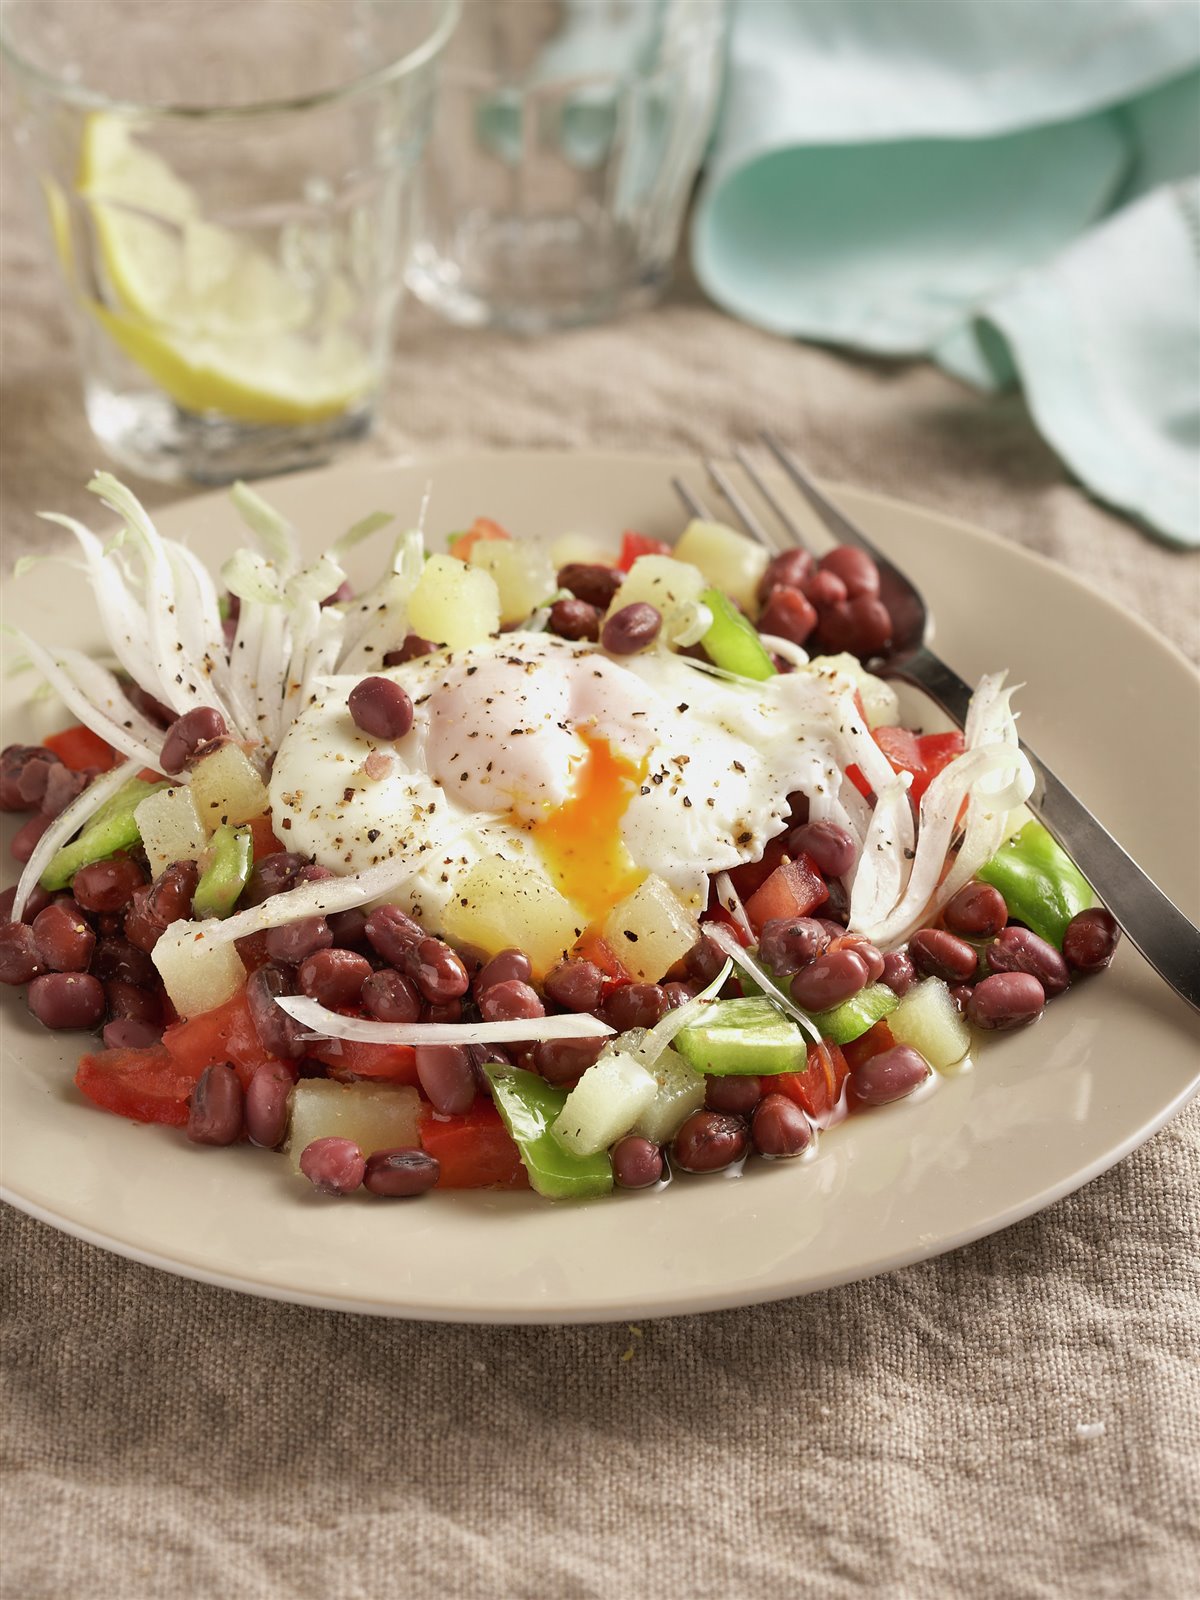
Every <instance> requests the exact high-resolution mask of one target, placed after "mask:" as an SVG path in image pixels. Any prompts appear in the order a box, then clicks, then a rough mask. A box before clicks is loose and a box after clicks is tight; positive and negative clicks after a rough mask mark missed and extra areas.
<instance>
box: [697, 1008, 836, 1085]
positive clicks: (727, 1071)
mask: <svg viewBox="0 0 1200 1600" xmlns="http://www.w3.org/2000/svg"><path fill="white" fill-rule="evenodd" d="M674 1044H675V1048H676V1050H678V1052H679V1054H680V1055H681V1056H682V1057H683V1059H684V1060H685V1061H686V1062H687V1063H688V1064H689V1065H690V1066H692V1067H694V1068H695V1069H696V1071H697V1072H711V1073H715V1074H717V1075H719V1076H721V1077H728V1076H731V1075H733V1074H741V1075H743V1076H747V1077H759V1076H764V1075H767V1074H770V1073H774V1072H795V1071H797V1070H798V1069H799V1068H800V1067H802V1066H803V1064H804V1059H805V1055H806V1053H807V1046H806V1044H805V1040H804V1035H803V1033H802V1032H801V1031H800V1028H799V1027H798V1026H797V1024H796V1023H794V1022H793V1021H792V1020H791V1019H790V1018H789V1017H785V1016H784V1015H783V1013H782V1012H781V1011H780V1010H779V1008H778V1007H777V1006H776V1005H775V1004H774V1003H773V1002H772V1001H770V1000H768V999H767V998H766V997H765V996H762V995H749V996H746V997H744V998H742V999H740V1000H715V1001H714V1002H713V1003H712V1005H710V1006H709V1007H708V1008H707V1010H706V1011H705V1013H704V1021H703V1022H697V1023H693V1025H692V1026H691V1027H690V1028H682V1029H681V1030H680V1031H679V1032H678V1033H677V1034H676V1035H675V1040H674Z"/></svg>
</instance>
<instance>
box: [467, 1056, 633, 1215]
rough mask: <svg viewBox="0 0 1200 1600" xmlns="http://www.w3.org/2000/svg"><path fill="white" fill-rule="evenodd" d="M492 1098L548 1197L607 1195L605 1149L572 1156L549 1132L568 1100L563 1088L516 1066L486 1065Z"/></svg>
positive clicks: (608, 1167)
mask: <svg viewBox="0 0 1200 1600" xmlns="http://www.w3.org/2000/svg"><path fill="white" fill-rule="evenodd" d="M483 1070H484V1071H485V1072H486V1073H487V1076H488V1082H489V1083H490V1084H491V1086H492V1099H493V1100H494V1101H495V1104H496V1110H497V1111H499V1113H500V1115H501V1117H502V1118H503V1121H504V1126H505V1127H506V1128H507V1129H508V1131H509V1133H511V1134H512V1136H513V1139H514V1140H515V1141H516V1146H517V1149H518V1151H519V1152H520V1155H521V1162H522V1164H523V1166H524V1168H525V1171H526V1172H527V1173H528V1174H529V1181H530V1183H531V1184H532V1185H533V1187H534V1188H535V1189H536V1190H537V1192H538V1194H540V1195H544V1196H545V1197H546V1199H548V1200H583V1199H586V1198H587V1197H588V1196H589V1195H595V1194H607V1193H608V1192H609V1190H610V1189H611V1188H612V1186H613V1175H612V1162H611V1160H610V1159H609V1155H608V1152H607V1150H601V1151H599V1152H598V1153H597V1154H596V1155H594V1156H577V1155H572V1153H571V1152H570V1151H569V1150H564V1149H563V1147H562V1145H561V1144H559V1142H558V1140H557V1139H556V1138H555V1137H554V1135H553V1134H552V1133H551V1132H550V1124H551V1123H552V1122H553V1121H554V1120H555V1118H556V1117H557V1116H558V1114H559V1112H560V1111H561V1110H562V1108H563V1105H564V1104H565V1102H566V1098H567V1091H566V1090H565V1089H555V1088H553V1087H551V1085H550V1084H548V1083H547V1082H546V1081H545V1079H544V1078H539V1077H538V1075H537V1074H536V1073H535V1072H522V1071H521V1070H520V1068H518V1067H504V1066H487V1067H484V1069H483Z"/></svg>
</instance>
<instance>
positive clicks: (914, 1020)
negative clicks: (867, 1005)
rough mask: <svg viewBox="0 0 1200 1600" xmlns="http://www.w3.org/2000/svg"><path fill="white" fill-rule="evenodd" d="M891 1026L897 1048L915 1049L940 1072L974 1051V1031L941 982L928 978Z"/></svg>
mask: <svg viewBox="0 0 1200 1600" xmlns="http://www.w3.org/2000/svg"><path fill="white" fill-rule="evenodd" d="M887 1025H888V1027H889V1028H890V1029H891V1033H892V1038H893V1039H895V1041H896V1043H897V1044H910V1045H912V1047H913V1049H914V1050H917V1051H919V1052H920V1053H921V1055H923V1056H924V1057H925V1059H926V1061H928V1063H929V1065H930V1066H931V1067H936V1068H937V1069H938V1071H939V1072H944V1071H945V1070H946V1068H947V1067H952V1066H954V1064H955V1063H956V1062H958V1061H961V1060H962V1058H963V1057H964V1056H965V1055H966V1053H967V1051H968V1050H969V1049H970V1048H971V1030H970V1028H968V1026H967V1024H966V1023H965V1022H964V1021H963V1019H962V1017H960V1016H959V1014H958V1007H957V1006H956V1005H955V1004H954V1001H953V1000H952V999H951V998H950V990H949V989H948V988H947V987H946V985H945V984H944V983H943V982H942V980H941V979H940V978H926V979H925V981H924V983H919V984H917V986H916V988H915V989H910V990H909V991H908V993H907V994H906V995H905V996H904V999H903V1000H901V1002H900V1004H899V1005H898V1006H897V1007H896V1009H895V1011H893V1012H892V1014H891V1016H890V1017H889V1018H888V1019H887Z"/></svg>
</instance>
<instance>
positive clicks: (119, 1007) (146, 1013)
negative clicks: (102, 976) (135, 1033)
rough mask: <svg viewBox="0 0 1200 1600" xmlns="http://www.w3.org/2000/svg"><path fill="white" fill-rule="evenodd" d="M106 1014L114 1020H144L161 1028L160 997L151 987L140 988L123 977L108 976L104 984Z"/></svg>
mask: <svg viewBox="0 0 1200 1600" xmlns="http://www.w3.org/2000/svg"><path fill="white" fill-rule="evenodd" d="M104 997H105V999H106V1000H107V1002H108V1014H109V1016H110V1017H112V1018H113V1020H114V1021H119V1020H128V1021H130V1022H145V1023H147V1024H149V1026H151V1027H158V1028H159V1030H160V1031H161V1028H162V998H161V996H160V995H159V994H158V993H157V991H155V990H153V989H141V988H139V987H138V985H137V984H136V983H129V982H127V981H126V980H125V979H124V978H110V979H109V981H108V982H107V983H106V984H105V985H104Z"/></svg>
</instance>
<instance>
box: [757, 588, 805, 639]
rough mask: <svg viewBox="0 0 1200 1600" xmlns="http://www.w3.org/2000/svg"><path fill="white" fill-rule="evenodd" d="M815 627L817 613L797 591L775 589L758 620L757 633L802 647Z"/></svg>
mask: <svg viewBox="0 0 1200 1600" xmlns="http://www.w3.org/2000/svg"><path fill="white" fill-rule="evenodd" d="M816 625H817V613H816V609H815V607H814V606H813V604H812V602H811V601H810V600H807V599H805V597H804V595H802V594H801V593H800V590H799V589H775V590H774V591H773V592H772V593H771V595H770V597H769V599H768V600H767V603H766V605H765V606H764V607H763V608H762V611H761V612H760V613H759V618H758V631H759V633H766V634H771V635H773V636H774V637H775V638H778V639H790V640H791V642H792V643H793V644H797V645H804V644H806V643H807V641H808V637H809V635H810V634H811V633H812V631H813V629H814V628H815V627H816Z"/></svg>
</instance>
